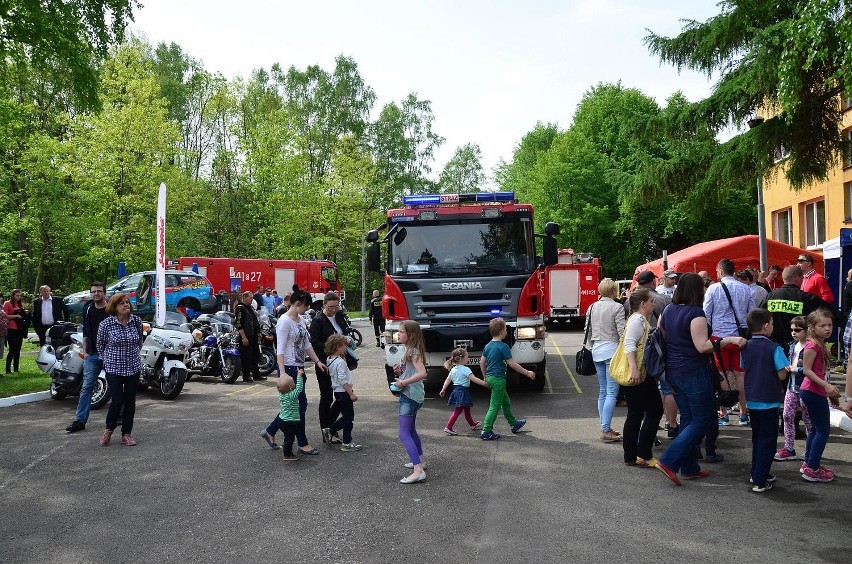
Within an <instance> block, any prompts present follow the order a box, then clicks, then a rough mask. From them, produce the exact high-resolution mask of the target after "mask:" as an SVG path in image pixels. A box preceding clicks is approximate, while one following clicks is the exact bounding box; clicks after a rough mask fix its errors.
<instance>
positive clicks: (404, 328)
mask: <svg viewBox="0 0 852 564" xmlns="http://www.w3.org/2000/svg"><path fill="white" fill-rule="evenodd" d="M397 338H398V340H399V343H400V344H403V345H405V353H403V355H402V361H401V362H400V363H399V364H395V365H394V366H393V369H394V372H396V374H397V377H396V379H395V380H394V385H395V386H396V387H397V388H398V389H399V390H400V394H399V440H400V441H401V442H402V446H404V447H405V451H406V452H407V453H408V458H409V459H411V462H409V463H408V464H406V465H405V467H406V468H411V474H410V475H408V476H406V477H405V478H403V479H401V480H400V481H399V482H400V483H401V484H414V483H417V482H423V481H425V480H426V471H425V470H424V469H423V461H422V460H421V458H420V457H421V456H422V455H423V447H422V445H421V444H420V436H419V435H418V434H417V428H416V425H415V423H416V421H417V410H418V409H420V406H422V405H423V400H424V399H425V397H426V392H425V390H424V387H423V380H425V379H426V365H425V364H424V363H423V355H424V354H425V353H426V349H425V348H424V346H423V345H424V343H423V332H422V331H421V330H420V325H418V324H417V322H416V321H411V320H410V319H407V320H405V321H403V322H402V323H400V324H399V333H398V334H397Z"/></svg>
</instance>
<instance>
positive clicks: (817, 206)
mask: <svg viewBox="0 0 852 564" xmlns="http://www.w3.org/2000/svg"><path fill="white" fill-rule="evenodd" d="M802 223H803V227H804V231H805V247H817V246H819V245H822V243H823V242H824V241H825V200H817V201H816V202H810V203H809V204H803V205H802Z"/></svg>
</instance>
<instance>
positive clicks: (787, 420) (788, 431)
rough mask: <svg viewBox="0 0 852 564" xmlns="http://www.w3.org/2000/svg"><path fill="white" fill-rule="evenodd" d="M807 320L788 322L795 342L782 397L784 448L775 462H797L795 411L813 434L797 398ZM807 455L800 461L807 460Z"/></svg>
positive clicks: (806, 411)
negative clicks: (799, 412)
mask: <svg viewBox="0 0 852 564" xmlns="http://www.w3.org/2000/svg"><path fill="white" fill-rule="evenodd" d="M807 324H808V322H807V320H806V319H805V318H804V317H802V316H798V317H794V318H793V319H791V320H790V333H791V334H792V336H793V338H794V339H795V342H793V343H791V344H790V354H789V357H790V367H789V369H788V370H789V371H790V377H789V378H788V379H787V393H786V394H785V395H784V446H783V447H782V448H781V450H779V451H778V452H776V453H775V460H780V461H784V460H798V458H799V457H798V456H797V455H796V449H795V446H794V443H795V440H796V410H797V409H799V408H801V410H802V420H803V421H804V422H805V428H806V429H807V430H808V435H810V434H811V433H812V432H813V428H812V426H811V417H810V414H808V408H807V407H805V404H804V403H802V400H801V398H800V397H799V387H800V386H801V385H802V381H803V380H804V377H805V376H804V355H803V354H802V351H804V349H805V343H806V342H807V341H808V328H807ZM807 454H808V453H805V456H803V457H802V460H805V459H806V458H807Z"/></svg>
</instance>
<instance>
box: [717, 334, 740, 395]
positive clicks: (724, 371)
mask: <svg viewBox="0 0 852 564" xmlns="http://www.w3.org/2000/svg"><path fill="white" fill-rule="evenodd" d="M713 354H714V355H716V358H717V359H718V360H719V366H720V367H721V368H722V372H721V373H719V370H718V369H717V368H716V365H715V364H714V363H713V359H712V357H711V359H710V377H711V378H712V379H713V389H714V390H715V392H716V397H717V398H718V399H719V405H721V406H723V407H733V406H734V405H735V404H736V403H737V402H738V401H740V394H739V392H738V391H737V390H736V388H732V387H731V381H730V380H728V371H727V369H726V368H725V361H724V359H723V358H722V346H721V345H720V344H719V341H713ZM722 380H724V381H725V382H727V383H728V389H727V390H723V389H722V384H721V382H722Z"/></svg>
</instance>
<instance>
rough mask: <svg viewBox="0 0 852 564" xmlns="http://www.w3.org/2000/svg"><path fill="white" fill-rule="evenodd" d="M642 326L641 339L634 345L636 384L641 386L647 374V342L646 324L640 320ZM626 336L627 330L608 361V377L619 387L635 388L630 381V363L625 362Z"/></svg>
mask: <svg viewBox="0 0 852 564" xmlns="http://www.w3.org/2000/svg"><path fill="white" fill-rule="evenodd" d="M642 324H643V325H644V332H643V333H642V337H641V338H640V339H639V341H637V343H636V366H637V367H638V368H639V382H637V383H636V384H641V383H642V382H644V381H645V377H646V375H647V372H646V371H645V363H644V358H643V357H644V356H645V342H647V340H648V327H649V325H648V322H647V321H645V320H644V319H643V320H642ZM625 335H627V329H626V328H625V330H624V333H622V334H621V338H620V339H619V340H618V346H617V347H616V348H615V353H613V355H612V358H611V359H610V361H609V376H610V378H612V379H613V380H615V381H616V382H618V384H619V385H620V386H635V385H636V384H634V383H633V382H631V381H630V362H628V360H627V353H626V352H625V350H624V336H625Z"/></svg>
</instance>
